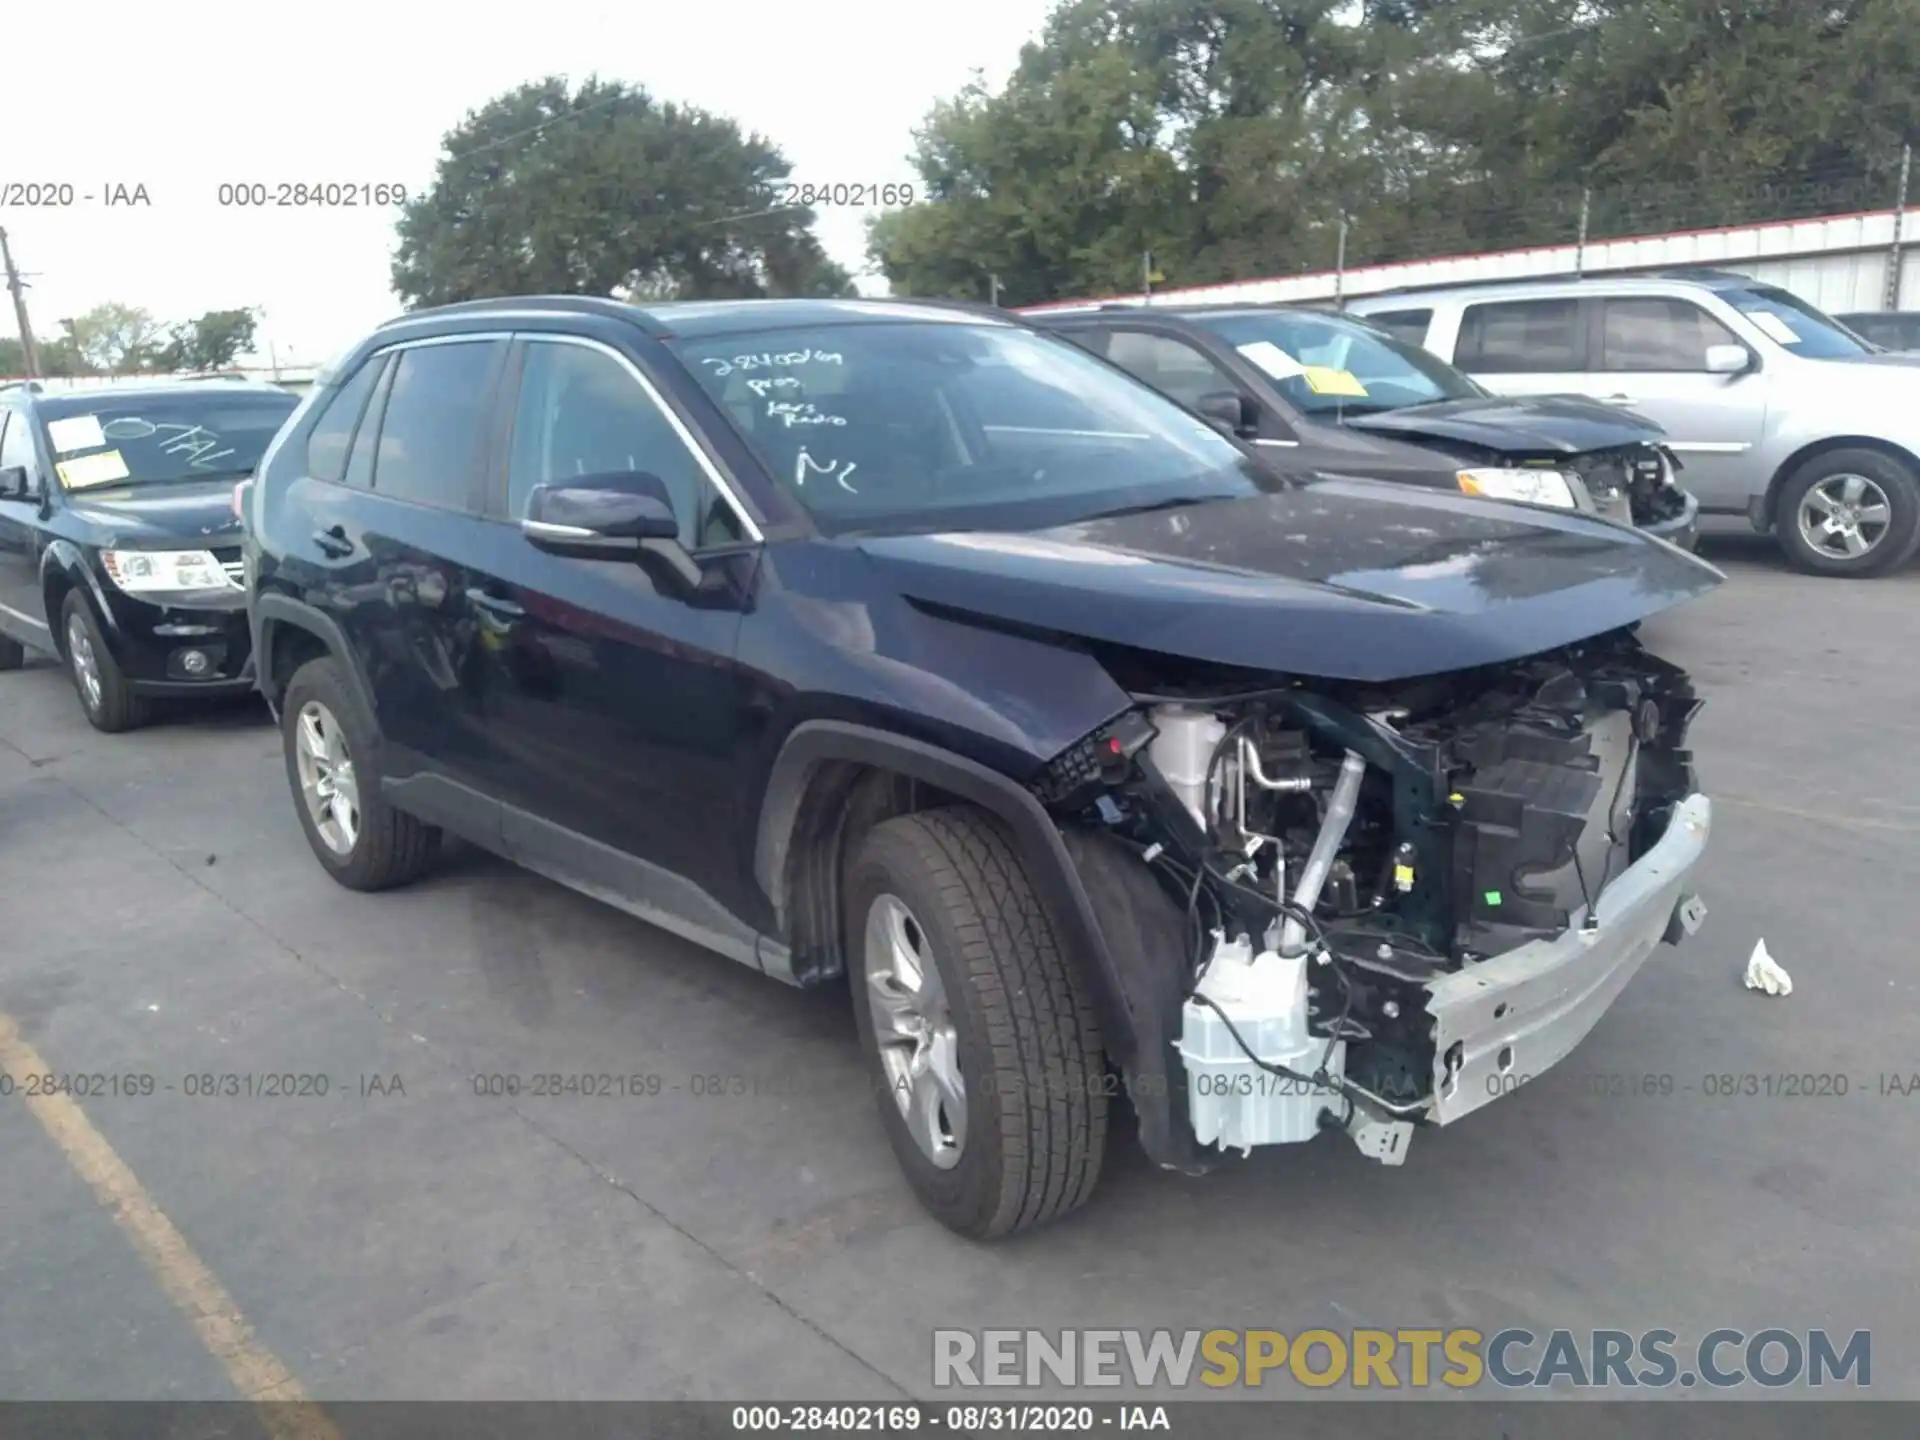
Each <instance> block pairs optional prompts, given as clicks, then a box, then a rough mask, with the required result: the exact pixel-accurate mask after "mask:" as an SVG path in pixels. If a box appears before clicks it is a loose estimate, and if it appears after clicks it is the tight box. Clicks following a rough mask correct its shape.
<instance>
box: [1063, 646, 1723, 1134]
mask: <svg viewBox="0 0 1920 1440" xmlns="http://www.w3.org/2000/svg"><path fill="white" fill-rule="evenodd" d="M1131 658H1132V660H1133V664H1131V665H1129V664H1128V662H1127V661H1125V660H1116V661H1115V662H1113V666H1114V668H1115V669H1116V670H1117V671H1118V672H1119V673H1121V674H1122V675H1125V676H1126V678H1127V679H1128V680H1129V681H1131V682H1132V683H1133V685H1134V686H1136V687H1137V688H1136V691H1135V693H1136V698H1137V699H1138V701H1139V705H1138V708H1137V709H1135V710H1132V711H1130V712H1128V713H1127V714H1126V715H1125V716H1123V717H1121V718H1120V719H1119V720H1117V721H1115V722H1114V723H1112V724H1111V725H1109V726H1107V727H1105V728H1104V729H1103V730H1102V731H1101V732H1099V733H1098V734H1096V735H1093V736H1089V737H1088V738H1087V739H1086V740H1085V741H1083V742H1082V743H1081V744H1080V745H1078V746H1076V747H1074V749H1073V750H1071V751H1069V752H1068V753H1067V754H1065V755H1063V756H1061V757H1060V758H1059V759H1058V760H1056V761H1055V762H1054V764H1053V765H1052V766H1051V767H1049V769H1048V772H1047V773H1046V775H1045V776H1044V777H1043V778H1042V779H1041V780H1040V781H1039V782H1038V783H1037V785H1036V787H1035V788H1036V793H1037V795H1038V796H1039V798H1041V799H1042V801H1043V803H1045V804H1046V805H1047V806H1048V808H1049V810H1050V812H1051V813H1053V814H1054V815H1055V816H1056V817H1057V818H1058V820H1059V822H1060V824H1061V827H1062V830H1063V835H1064V837H1065V839H1066V841H1067V843H1068V846H1069V849H1070V851H1071V852H1072V853H1073V856H1074V860H1075V863H1076V865H1077V867H1078V869H1079V870H1080V873H1081V876H1082V878H1083V881H1084V883H1085V885H1086V887H1087V891H1088V895H1089V898H1090V899H1091V900H1092V902H1093V907H1094V910H1095V912H1096V914H1098V915H1099V916H1100V917H1101V918H1102V924H1103V930H1104V932H1105V935H1106V939H1107V942H1108V944H1109V946H1110V947H1112V948H1113V950H1114V952H1115V958H1116V959H1117V960H1118V961H1119V962H1120V963H1121V965H1122V967H1123V969H1124V970H1125V972H1126V973H1127V974H1128V976H1129V979H1130V982H1131V984H1132V985H1133V986H1134V987H1136V993H1138V994H1139V995H1140V996H1141V997H1142V998H1143V999H1147V997H1148V996H1149V995H1150V996H1151V998H1150V999H1148V1003H1145V1004H1143V1005H1140V1006H1138V1007H1136V1008H1135V1011H1134V1016H1135V1021H1136V1023H1137V1024H1140V1025H1142V1030H1143V1033H1142V1034H1141V1037H1140V1039H1141V1043H1140V1045H1139V1047H1138V1052H1137V1054H1136V1055H1135V1057H1134V1059H1133V1062H1132V1064H1131V1065H1130V1066H1129V1067H1128V1072H1127V1074H1126V1076H1125V1079H1126V1081H1127V1088H1128V1090H1129V1093H1130V1094H1131V1095H1132V1096H1133V1099H1134V1102H1135V1106H1136V1109H1137V1110H1138V1111H1139V1114H1140V1117H1141V1121H1142V1139H1143V1140H1144V1141H1145V1143H1146V1145H1147V1148H1148V1150H1149V1152H1150V1153H1151V1154H1153V1156H1154V1158H1155V1159H1156V1160H1158V1161H1159V1162H1160V1163H1161V1164H1163V1165H1166V1166H1169V1167H1172V1168H1178V1169H1183V1170H1188V1171H1199V1170H1203V1169H1205V1168H1207V1167H1208V1166H1209V1165H1210V1164H1211V1163H1213V1161H1214V1160H1215V1159H1217V1158H1218V1157H1219V1155H1220V1154H1221V1152H1223V1151H1231V1150H1238V1151H1242V1152H1246V1151H1250V1150H1251V1149H1252V1148H1253V1147H1254V1146H1258V1145H1272V1144H1284V1143H1291V1142H1298V1141H1304V1140H1307V1139H1310V1138H1312V1137H1313V1136H1314V1135H1315V1134H1316V1133H1317V1132H1318V1131H1319V1130H1321V1129H1323V1128H1329V1127H1331V1128H1339V1129H1343V1130H1344V1131H1345V1132H1346V1133H1347V1134H1348V1135H1350V1136H1351V1137H1352V1138H1353V1140H1354V1142H1355V1143H1356V1144H1357V1145H1358V1146H1359V1147H1360V1148H1361V1150H1362V1151H1363V1152H1364V1153H1366V1154H1368V1155H1369V1156H1371V1157H1372V1158H1374V1159H1377V1160H1381V1161H1384V1162H1386V1163H1389V1164H1398V1163H1399V1162H1400V1161H1401V1160H1402V1159H1403V1158H1404V1156H1405V1154H1406V1149H1407V1145H1408V1141H1409V1139H1410V1136H1411V1132H1412V1130H1413V1128H1414V1127H1415V1126H1416V1125H1445V1124H1448V1123H1450V1122H1452V1121H1454V1120H1457V1119H1459V1118H1460V1117H1462V1116H1464V1115H1467V1114H1470V1113H1472V1112H1473V1111H1474V1110H1476V1109H1478V1108H1479V1107H1480V1106H1482V1105H1484V1104H1485V1103H1487V1102H1488V1101H1489V1100H1491V1099H1494V1098H1496V1097H1498V1096H1500V1095H1503V1094H1505V1093H1508V1092H1510V1091H1511V1090H1512V1089H1513V1088H1515V1087H1516V1086H1517V1085H1519V1084H1521V1083H1524V1082H1525V1080H1527V1079H1529V1078H1531V1077H1532V1076H1534V1075H1537V1074H1539V1073H1540V1072H1542V1071H1544V1070H1545V1069H1547V1068H1548V1067H1549V1066H1551V1065H1553V1064H1554V1063H1556V1062H1557V1061H1559V1060H1560V1059H1562V1058H1563V1057H1564V1056H1565V1055H1566V1054H1567V1053H1568V1052H1569V1051H1570V1050H1572V1048H1573V1047H1574V1046H1575V1045H1576V1044H1577V1043H1578V1042H1579V1041H1580V1040H1581V1038H1582V1037H1584V1036H1585V1035H1586V1033H1587V1032H1588V1031H1589V1030H1590V1029H1591V1028H1592V1027H1593V1025H1594V1024H1595V1022H1596V1021H1597V1020H1598V1019H1599V1017H1600V1016H1601V1014H1602V1013H1604V1012H1605V1010H1606V1009H1607V1007H1608V1006H1609V1004H1610V1003H1611V1002H1612V1000H1613V999H1614V997H1615V996H1616V995H1617V994H1618V993H1619V992H1620V991H1621V989H1622V988H1624V986H1625V985H1626V984H1627V982H1628V981H1629V980H1630V979H1631V978H1632V976H1633V974H1634V972H1635V970H1636V969H1638V968H1639V966H1640V964H1641V962H1642V961H1644V960H1645V959H1646V957H1647V955H1648V954H1649V953H1650V952H1651V951H1652V950H1653V948H1654V947H1655V946H1656V945H1658V944H1659V943H1660V942H1662V941H1663V940H1664V941H1677V940H1678V939H1680V938H1681V937H1682V936H1683V935H1684V934H1688V933H1691V932H1692V930H1693V929H1695V928H1696V927H1697V926H1698V924H1699V922H1700V919H1701V917H1702V915H1703V914H1704V907H1703V906H1702V905H1701V904H1700V902H1699V900H1698V899H1697V898H1696V897H1695V896H1694V895H1693V893H1692V892H1691V891H1690V890H1689V889H1687V886H1686V881H1687V876H1688V873H1689V872H1690V870H1691V869H1692V867H1693V864H1694V862H1695V860H1696V859H1697V858H1698V856H1699V854H1700V852H1701V850H1702V848H1703V846H1704V843H1705V840H1706V835H1707V831H1708V828H1709V824H1710V807H1709V804H1708V802H1707V800H1706V798H1705V797H1704V796H1702V795H1701V794H1700V793H1699V792H1698V789H1697V786H1696V783H1695V777H1694V772H1693V765H1692V758H1691V755H1690V753H1689V751H1688V750H1687V749H1686V736H1687V730H1688V727H1689V724H1690V723H1691V721H1692V719H1693V717H1694V715H1695V712H1696V711H1697V710H1698V708H1699V703H1700V702H1699V701H1698V699H1697V698H1696V697H1695V694H1694V691H1693V688H1692V686H1691V685H1690V684H1689V683H1688V681H1687V678H1686V676H1685V675H1684V674H1683V673H1682V672H1681V671H1680V670H1678V669H1677V668H1676V667H1674V666H1672V665H1670V664H1667V663H1666V662H1664V661H1662V660H1660V659H1658V658H1656V657H1655V656H1653V655H1652V654H1650V653H1648V652H1647V651H1646V650H1645V649H1644V648H1642V646H1641V645H1640V644H1639V642H1638V641H1637V640H1636V639H1635V638H1634V637H1633V636H1632V635H1631V634H1629V633H1626V632H1625V631H1617V632H1614V633H1612V634H1608V635H1604V636H1600V637H1596V638H1594V639H1592V640H1588V641H1584V642H1581V643H1578V644H1573V645H1568V646H1564V647H1561V648H1559V649H1556V650H1554V651H1552V652H1550V653H1546V654H1539V655H1534V656H1530V657H1527V658H1525V659H1523V660H1519V661H1514V662H1510V663H1506V664H1499V665H1489V666H1486V667H1483V668H1479V669H1475V670H1471V671H1465V672H1457V673H1450V674H1445V675H1438V676H1430V677H1425V678H1421V679H1416V680H1411V681H1407V682H1404V683H1398V684H1362V683H1326V682H1318V683H1316V682H1314V681H1311V680H1301V679H1295V680H1286V681H1278V680H1276V681H1275V682H1274V683H1272V684H1271V685H1266V686H1252V687H1249V686H1247V685H1246V684H1244V683H1239V684H1235V683H1234V682H1233V681H1230V680H1227V679H1226V678H1225V677H1212V678H1209V677H1205V676H1202V675H1198V674H1190V675H1188V676H1186V677H1184V679H1183V682H1182V683H1180V684H1177V685H1176V684H1172V683H1170V682H1169V681H1168V680H1167V679H1166V678H1165V677H1164V676H1162V675H1155V674H1154V673H1153V670H1154V666H1153V665H1152V664H1151V663H1149V662H1145V661H1144V660H1142V659H1141V658H1140V657H1131ZM1129 670H1133V671H1134V672H1135V673H1132V674H1128V673H1127V672H1128V671H1129ZM1109 920H1111V921H1112V922H1113V923H1111V924H1109V923H1107V922H1108V921H1109Z"/></svg>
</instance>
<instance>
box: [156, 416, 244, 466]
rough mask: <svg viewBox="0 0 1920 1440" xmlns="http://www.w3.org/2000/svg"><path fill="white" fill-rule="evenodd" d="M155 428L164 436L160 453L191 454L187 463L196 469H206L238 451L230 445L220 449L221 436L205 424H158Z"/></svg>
mask: <svg viewBox="0 0 1920 1440" xmlns="http://www.w3.org/2000/svg"><path fill="white" fill-rule="evenodd" d="M154 428H155V430H156V431H158V432H159V433H160V434H161V435H162V436H163V437H164V438H163V439H162V440H161V441H160V453H161V454H162V455H186V456H189V457H191V458H189V459H188V461H187V464H188V465H189V466H191V467H192V468H194V469H196V470H204V469H206V468H208V467H210V466H211V465H212V464H213V463H214V461H216V460H224V459H226V458H227V457H228V456H229V455H232V454H235V453H236V452H235V451H234V449H233V447H232V446H230V445H229V446H228V447H227V448H226V449H225V450H222V449H220V448H219V446H220V437H219V436H218V435H216V434H214V433H213V432H212V431H211V430H209V429H207V428H206V426H204V425H157V426H155V427H154Z"/></svg>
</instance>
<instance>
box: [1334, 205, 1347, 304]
mask: <svg viewBox="0 0 1920 1440" xmlns="http://www.w3.org/2000/svg"><path fill="white" fill-rule="evenodd" d="M1333 308H1334V309H1336V310H1344V309H1346V308H1347V212H1346V211H1344V210H1342V211H1341V212H1340V239H1339V241H1338V242H1337V244H1336V248H1335V250H1334V254H1333Z"/></svg>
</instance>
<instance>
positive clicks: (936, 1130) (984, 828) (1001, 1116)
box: [843, 807, 1109, 1240]
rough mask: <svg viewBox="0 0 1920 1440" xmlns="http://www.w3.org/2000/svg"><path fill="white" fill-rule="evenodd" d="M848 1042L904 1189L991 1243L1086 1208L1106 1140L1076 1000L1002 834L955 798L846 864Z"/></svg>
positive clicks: (1088, 1035)
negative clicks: (863, 1068) (869, 1077)
mask: <svg viewBox="0 0 1920 1440" xmlns="http://www.w3.org/2000/svg"><path fill="white" fill-rule="evenodd" d="M844 901H845V908H844V925H845V929H844V932H843V933H844V934H845V936H846V941H847V949H848V953H849V956H850V961H849V969H850V970H851V971H852V978H853V982H854V1010H855V1015H856V1022H857V1024H858V1026H859V1030H860V1039H861V1043H862V1045H863V1046H864V1048H865V1049H866V1051H867V1055H868V1059H869V1062H870V1063H871V1065H872V1066H873V1068H874V1082H875V1085H876V1088H877V1089H878V1090H879V1106H880V1112H881V1120H882V1123H883V1124H884V1125H885V1126H886V1130H887V1139H888V1141H889V1142H890V1143H891V1144H892V1146H893V1151H894V1154H895V1156H896V1157H897V1158H898V1159H899V1162H900V1165H901V1168H902V1169H903V1170H905V1171H906V1175H907V1180H908V1183H909V1184H910V1185H911V1186H912V1187H913V1190H914V1192H915V1194H917V1195H918V1196H919V1198H920V1201H921V1203H922V1204H924V1205H925V1206H926V1207H927V1209H928V1210H930V1211H931V1212H932V1213H933V1214H934V1216H935V1217H936V1218H937V1219H939V1220H940V1221H941V1223H942V1224H944V1225H946V1226H948V1227H949V1228H950V1229H953V1230H955V1231H958V1232H959V1233H960V1234H962V1235H967V1236H970V1237H972V1238H975V1239H981V1240H990V1239H996V1238H998V1237H1000V1236H1002V1235H1007V1234H1010V1233H1012V1232H1013V1231H1016V1230H1022V1229H1026V1228H1028V1227H1029V1226H1033V1225H1038V1224H1041V1223H1043V1222H1045V1221H1047V1220H1051V1219H1053V1218H1055V1217H1057V1216H1059V1215H1063V1214H1065V1213H1067V1212H1068V1211H1070V1210H1074V1209H1076V1208H1078V1207H1079V1206H1080V1205H1082V1204H1084V1203H1085V1202H1086V1200H1087V1197H1088V1196H1090V1195H1091V1194H1092V1193H1093V1188H1094V1185H1095V1183H1096V1182H1097V1181H1098V1180H1099V1177H1100V1162H1101V1159H1102V1156H1103V1152H1104V1151H1105V1148H1106V1135H1107V1097H1108V1084H1109V1081H1108V1076H1107V1072H1106V1066H1105V1061H1104V1058H1103V1054H1102V1051H1101V1046H1100V1035H1099V1030H1098V1026H1097V1025H1096V1023H1095V1020H1094V1014H1093V1008H1092V1004H1091V1001H1090V998H1089V997H1088V995H1087V994H1086V992H1085V988H1084V986H1083V985H1082V984H1081V983H1080V980H1079V977H1078V976H1077V974H1076V973H1075V972H1074V971H1073V969H1072V968H1071V967H1070V966H1069V964H1068V963H1067V959H1066V957H1065V956H1064V955H1063V954H1062V953H1061V949H1060V945H1059V942H1058V940H1057V939H1056V938H1055V936H1054V933H1053V928H1052V926H1051V924H1050V923H1049V921H1048V919H1047V915H1046V911H1045V909H1044V908H1043V907H1042V905H1041V904H1040V900H1039V897H1038V896H1036V895H1035V894H1034V892H1033V888H1032V886H1031V885H1030V884H1029V882H1028V879H1027V876H1026V874H1025V872H1024V870H1023V869H1022V868H1021V865H1020V860H1019V856H1018V855H1017V854H1016V853H1015V851H1014V849H1013V846H1012V844H1011V843H1010V842H1009V841H1008V839H1007V837H1006V835H1005V833H1004V831H1002V829H1001V828H1000V827H999V825H998V824H997V823H995V822H994V821H993V820H992V819H991V818H990V817H989V816H987V815H985V814H983V813H981V812H979V811H975V810H972V809H968V808H965V807H955V808H952V809H943V810H931V811H923V812H921V813H918V814H913V815H905V816H901V817H899V818H896V819H893V820H888V821H886V822H885V823H883V824H881V825H878V826H876V827H874V829H873V830H872V831H870V832H869V833H868V834H867V836H866V838H865V839H864V841H862V843H861V845H860V847H859V850H858V853H857V854H856V855H855V857H854V860H853V863H852V865H851V866H849V868H848V872H847V881H846V887H845V891H844Z"/></svg>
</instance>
